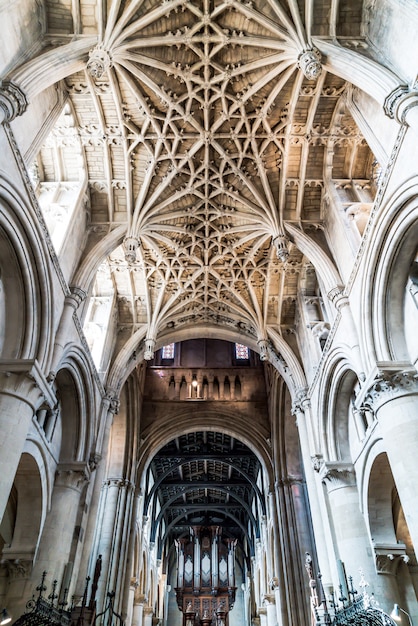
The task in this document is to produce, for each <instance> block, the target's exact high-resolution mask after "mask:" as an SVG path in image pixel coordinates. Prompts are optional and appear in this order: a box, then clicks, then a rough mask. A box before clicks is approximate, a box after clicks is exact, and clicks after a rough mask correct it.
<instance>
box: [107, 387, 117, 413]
mask: <svg viewBox="0 0 418 626" xmlns="http://www.w3.org/2000/svg"><path fill="white" fill-rule="evenodd" d="M104 400H105V401H106V402H107V403H108V404H109V408H108V411H109V413H113V414H114V415H117V414H118V412H119V405H120V403H119V397H118V395H117V394H116V392H115V391H113V390H111V389H109V390H107V391H106V394H105V396H104Z"/></svg>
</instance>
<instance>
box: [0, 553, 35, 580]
mask: <svg viewBox="0 0 418 626" xmlns="http://www.w3.org/2000/svg"><path fill="white" fill-rule="evenodd" d="M1 564H2V566H3V567H5V568H6V571H7V576H8V578H9V580H19V579H20V580H22V579H25V578H30V576H31V574H32V567H33V560H32V559H10V558H9V559H3V560H2V562H1Z"/></svg>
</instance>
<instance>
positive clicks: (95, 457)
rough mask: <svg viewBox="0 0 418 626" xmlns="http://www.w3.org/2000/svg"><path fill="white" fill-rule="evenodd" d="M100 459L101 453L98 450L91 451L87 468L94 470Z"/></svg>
mask: <svg viewBox="0 0 418 626" xmlns="http://www.w3.org/2000/svg"><path fill="white" fill-rule="evenodd" d="M101 459H102V455H101V454H99V453H98V452H92V453H91V454H90V457H89V469H90V471H91V472H94V470H96V469H97V468H98V466H99V463H100V461H101Z"/></svg>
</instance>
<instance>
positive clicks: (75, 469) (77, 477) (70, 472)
mask: <svg viewBox="0 0 418 626" xmlns="http://www.w3.org/2000/svg"><path fill="white" fill-rule="evenodd" d="M89 479H90V471H89V467H88V465H86V464H84V463H81V464H80V465H78V464H74V465H68V466H67V465H62V466H60V467H59V468H58V469H57V471H56V474H55V486H59V487H65V488H67V489H74V490H75V491H80V492H81V490H82V489H83V487H84V485H85V484H86V483H87V482H88V481H89Z"/></svg>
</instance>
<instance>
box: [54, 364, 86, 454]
mask: <svg viewBox="0 0 418 626" xmlns="http://www.w3.org/2000/svg"><path fill="white" fill-rule="evenodd" d="M55 385H56V390H57V391H56V395H57V399H58V405H59V406H57V410H58V412H59V415H58V417H57V424H56V431H57V432H56V437H57V441H56V444H55V445H56V446H57V447H58V448H59V451H58V454H59V459H60V462H61V463H71V462H74V461H86V460H87V459H88V455H89V452H90V440H91V432H90V431H91V409H92V407H91V406H90V402H89V398H88V397H86V394H85V389H86V383H85V378H84V377H83V375H82V374H81V372H80V371H79V369H78V368H77V367H74V363H72V364H70V363H67V364H66V366H65V367H62V368H61V369H60V370H59V371H58V373H57V376H56V379H55Z"/></svg>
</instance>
